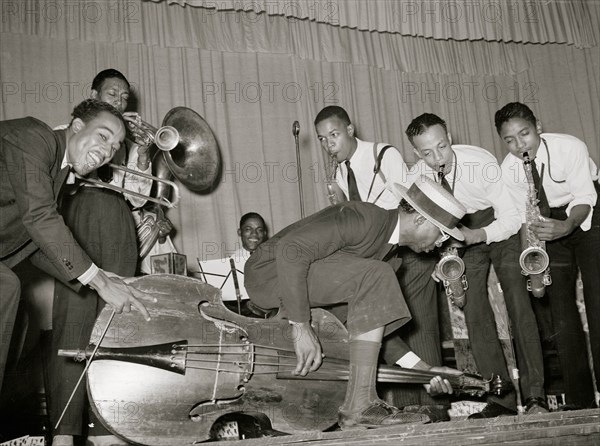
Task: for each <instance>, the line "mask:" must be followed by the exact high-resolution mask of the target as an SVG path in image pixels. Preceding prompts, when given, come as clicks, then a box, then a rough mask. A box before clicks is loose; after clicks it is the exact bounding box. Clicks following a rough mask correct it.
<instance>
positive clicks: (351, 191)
mask: <svg viewBox="0 0 600 446" xmlns="http://www.w3.org/2000/svg"><path fill="white" fill-rule="evenodd" d="M346 168H347V169H348V177H347V179H348V199H349V200H351V201H362V199H361V198H360V193H359V192H358V186H357V185H356V177H355V176H354V172H353V171H352V168H351V167H350V161H349V160H346Z"/></svg>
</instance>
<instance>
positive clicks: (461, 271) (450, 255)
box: [436, 247, 469, 308]
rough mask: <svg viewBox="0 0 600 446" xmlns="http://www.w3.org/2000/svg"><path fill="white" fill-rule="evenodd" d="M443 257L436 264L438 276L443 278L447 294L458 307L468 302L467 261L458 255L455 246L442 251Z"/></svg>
mask: <svg viewBox="0 0 600 446" xmlns="http://www.w3.org/2000/svg"><path fill="white" fill-rule="evenodd" d="M441 255H442V258H441V259H440V261H439V262H438V264H437V266H436V271H437V276H438V277H439V278H440V279H441V280H442V283H443V284H444V288H445V289H446V296H448V298H449V299H450V300H451V301H452V303H454V305H456V306H457V307H458V308H462V307H464V306H465V303H466V295H465V291H466V290H467V288H469V284H468V282H467V276H465V262H463V260H462V259H461V258H460V256H459V255H458V250H457V249H456V248H455V247H448V248H445V249H444V250H442V251H441Z"/></svg>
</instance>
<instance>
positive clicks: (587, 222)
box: [566, 198, 596, 231]
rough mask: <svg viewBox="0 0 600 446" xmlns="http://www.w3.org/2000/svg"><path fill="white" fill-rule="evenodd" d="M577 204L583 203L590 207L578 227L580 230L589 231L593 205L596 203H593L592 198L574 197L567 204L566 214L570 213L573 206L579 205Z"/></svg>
mask: <svg viewBox="0 0 600 446" xmlns="http://www.w3.org/2000/svg"><path fill="white" fill-rule="evenodd" d="M579 204H584V205H587V206H589V207H590V211H589V212H588V215H587V217H585V220H583V221H582V222H581V224H580V225H579V227H580V228H581V230H582V231H589V230H590V228H591V227H592V213H593V211H594V206H595V204H596V203H593V200H586V199H585V198H582V199H577V198H576V199H575V200H573V201H571V202H570V203H569V205H568V206H567V210H566V212H567V216H570V215H571V209H573V208H574V207H575V206H577V205H579Z"/></svg>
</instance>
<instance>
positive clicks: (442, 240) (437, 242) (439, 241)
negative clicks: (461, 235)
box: [435, 231, 450, 248]
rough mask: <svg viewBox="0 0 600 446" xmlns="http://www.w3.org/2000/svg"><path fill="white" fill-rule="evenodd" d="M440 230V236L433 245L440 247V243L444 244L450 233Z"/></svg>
mask: <svg viewBox="0 0 600 446" xmlns="http://www.w3.org/2000/svg"><path fill="white" fill-rule="evenodd" d="M441 232H442V236H441V237H440V238H439V239H437V240H436V241H435V246H436V247H437V248H441V247H442V245H443V244H444V242H445V241H446V240H448V239H449V238H450V235H448V234H446V233H445V232H444V231H441Z"/></svg>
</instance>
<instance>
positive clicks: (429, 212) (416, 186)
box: [387, 175, 467, 240]
mask: <svg viewBox="0 0 600 446" xmlns="http://www.w3.org/2000/svg"><path fill="white" fill-rule="evenodd" d="M387 188H388V189H389V190H390V191H392V192H393V193H394V195H395V196H396V198H397V199H398V200H401V199H402V198H404V199H405V200H406V201H408V203H409V204H410V205H411V206H412V207H413V208H415V210H416V211H417V212H418V213H419V214H421V215H422V216H423V217H425V218H426V219H427V220H429V221H430V222H431V223H433V224H434V225H436V226H437V227H438V228H440V229H441V230H442V231H443V232H445V233H447V234H450V235H451V236H452V237H454V238H455V239H457V240H464V239H465V236H464V235H463V234H462V232H460V230H459V229H457V228H456V225H457V224H458V222H459V220H460V219H461V218H463V216H464V215H465V214H466V213H467V210H466V209H465V207H464V206H463V205H462V204H461V203H460V202H459V201H458V200H457V199H456V198H454V196H453V195H452V194H451V193H450V192H448V191H447V190H446V189H444V188H443V187H442V186H441V185H440V184H438V183H436V182H435V181H433V180H432V179H430V178H428V177H426V176H425V175H421V176H420V177H418V178H417V179H416V180H415V182H414V183H413V184H412V186H410V187H409V188H408V189H407V188H405V187H403V186H400V185H399V184H397V183H388V184H387Z"/></svg>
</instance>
